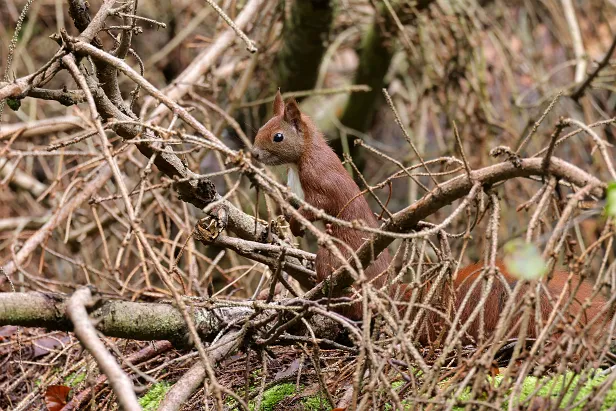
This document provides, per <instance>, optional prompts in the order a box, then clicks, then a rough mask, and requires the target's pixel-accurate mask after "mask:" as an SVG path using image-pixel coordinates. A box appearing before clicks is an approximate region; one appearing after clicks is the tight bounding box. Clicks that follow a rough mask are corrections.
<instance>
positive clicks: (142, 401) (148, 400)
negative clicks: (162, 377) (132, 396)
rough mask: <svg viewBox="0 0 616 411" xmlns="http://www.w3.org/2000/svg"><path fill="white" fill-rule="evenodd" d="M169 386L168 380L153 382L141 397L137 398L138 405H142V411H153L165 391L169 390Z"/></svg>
mask: <svg viewBox="0 0 616 411" xmlns="http://www.w3.org/2000/svg"><path fill="white" fill-rule="evenodd" d="M169 388H171V384H169V383H168V382H160V383H158V384H154V385H153V386H152V388H150V390H149V391H148V392H147V393H146V394H145V395H144V396H143V397H141V398H139V405H141V407H143V410H144V411H154V410H156V409H158V405H159V404H160V402H161V401H162V399H163V397H164V396H165V394H167V391H169Z"/></svg>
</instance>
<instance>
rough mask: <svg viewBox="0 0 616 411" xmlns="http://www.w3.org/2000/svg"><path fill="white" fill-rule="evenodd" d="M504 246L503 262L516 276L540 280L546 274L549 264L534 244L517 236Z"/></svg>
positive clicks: (522, 278) (523, 278)
mask: <svg viewBox="0 0 616 411" xmlns="http://www.w3.org/2000/svg"><path fill="white" fill-rule="evenodd" d="M503 248H504V250H505V257H504V258H503V262H504V263H505V267H506V268H507V271H509V273H510V274H511V275H513V276H514V277H517V278H519V279H521V280H538V279H540V278H542V277H543V276H544V275H545V274H546V272H547V265H546V263H545V260H544V259H543V257H542V256H541V253H540V252H539V249H538V248H537V247H536V246H535V245H534V244H532V243H526V242H525V241H524V240H522V239H520V238H516V239H513V240H511V241H509V242H507V244H505V246H504V247H503Z"/></svg>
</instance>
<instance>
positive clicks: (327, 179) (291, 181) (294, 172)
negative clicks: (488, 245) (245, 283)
mask: <svg viewBox="0 0 616 411" xmlns="http://www.w3.org/2000/svg"><path fill="white" fill-rule="evenodd" d="M251 154H252V157H253V158H254V159H256V160H258V161H260V162H261V163H263V164H266V165H288V166H289V172H288V181H287V183H288V185H289V186H290V187H291V189H292V190H293V192H294V193H295V194H297V195H298V196H300V197H301V198H303V199H304V200H305V201H306V202H307V203H308V204H310V205H312V206H313V207H316V208H318V209H321V210H323V211H324V212H325V213H327V214H329V215H331V216H334V217H338V218H340V219H343V220H347V221H352V220H358V221H362V222H363V224H365V225H367V226H369V227H377V226H378V223H377V219H376V217H375V215H374V213H373V212H372V210H371V209H370V207H369V205H368V203H367V201H366V200H365V198H364V197H363V195H360V189H359V187H358V186H357V184H356V183H355V181H353V179H352V178H351V176H350V175H349V174H348V173H347V171H346V170H345V168H344V166H343V165H342V163H341V162H340V159H339V158H338V156H337V155H336V154H335V153H334V151H333V150H332V149H331V147H330V146H329V145H328V144H327V141H326V140H325V138H324V137H323V134H322V133H321V132H319V130H318V129H317V128H316V126H315V125H314V123H313V122H312V121H311V120H310V118H309V117H308V116H306V115H305V114H302V113H301V111H300V109H299V106H298V104H297V102H296V101H295V100H294V99H289V100H288V101H287V102H286V104H285V102H284V101H283V98H282V95H281V94H280V91H278V93H277V94H276V97H275V100H274V116H273V117H272V118H271V119H270V120H269V121H268V122H267V123H265V124H264V125H263V126H262V127H261V128H260V129H259V131H258V133H257V135H256V137H255V142H254V147H253V149H252V153H251ZM298 212H300V213H301V215H302V216H303V217H305V218H306V219H307V220H309V221H315V220H316V217H315V216H314V215H313V213H311V212H310V211H308V210H306V209H304V208H303V207H300V209H299V210H298ZM288 220H289V225H290V228H291V231H292V233H293V235H296V236H301V235H303V230H302V228H301V225H300V224H299V222H298V221H297V220H296V219H295V218H294V217H291V218H290V219H289V218H288ZM331 234H332V235H333V236H334V237H335V238H337V239H338V240H341V241H343V242H345V243H346V244H347V245H348V246H350V247H351V248H352V249H354V250H357V249H358V248H359V246H361V244H362V243H363V242H364V241H365V239H366V238H367V237H368V234H367V233H366V232H363V231H360V230H355V229H352V228H347V227H341V226H339V225H336V224H332V225H331ZM339 249H340V251H341V253H342V254H343V255H344V256H345V257H347V258H348V257H349V255H350V252H349V251H348V250H347V249H346V248H345V247H339ZM390 262H391V257H390V254H389V252H388V251H387V250H384V251H383V252H382V253H381V254H380V255H379V256H378V257H377V259H376V261H374V262H373V263H372V264H371V265H370V266H369V267H368V268H367V269H366V270H365V275H366V277H367V278H368V280H374V281H373V285H374V286H375V287H381V286H382V285H383V284H384V283H385V280H386V279H387V278H386V275H385V274H384V271H385V270H386V269H387V267H388V265H389V264H390ZM339 266H340V261H339V260H338V259H337V258H336V257H335V256H334V255H332V254H331V253H330V252H329V251H328V250H327V249H326V248H324V247H319V250H318V252H317V256H316V272H317V280H318V281H319V282H321V281H323V280H325V279H326V278H327V277H328V276H329V275H330V274H331V273H332V272H333V271H334V270H335V269H336V268H337V267H339ZM497 266H498V268H499V269H500V271H501V272H502V273H503V274H504V276H505V278H506V279H507V282H508V283H509V284H508V285H509V286H510V287H511V288H512V287H513V286H514V285H515V283H516V281H517V280H516V279H515V278H514V277H512V276H511V275H510V274H509V273H508V272H507V270H506V269H505V266H504V265H503V264H502V262H500V261H499V262H498V263H497ZM481 267H482V265H481V264H474V265H470V266H468V267H465V268H463V269H461V270H460V271H459V273H458V275H457V276H456V279H455V281H454V284H453V289H454V290H455V295H454V296H452V295H451V293H450V292H448V291H446V290H444V291H443V292H442V294H441V295H440V296H437V298H436V299H437V300H440V305H442V307H447V306H448V305H449V304H448V302H449V298H451V297H454V304H453V306H454V308H459V307H460V303H461V302H462V301H463V300H464V296H465V295H466V294H467V292H468V290H469V287H470V285H471V284H472V280H473V279H474V278H475V277H476V276H477V275H479V273H480V272H481ZM566 279H567V275H566V273H561V272H557V273H555V275H554V278H553V279H552V280H551V281H550V283H548V288H549V289H550V292H551V294H552V296H553V298H554V301H556V299H557V297H558V295H559V293H560V291H561V289H562V287H563V285H564V283H565V282H566ZM481 289H482V287H481V285H479V286H477V287H475V289H474V291H473V293H472V295H471V297H470V300H469V302H468V303H467V304H466V306H465V307H464V309H463V313H462V316H461V320H462V322H464V321H465V320H466V318H468V317H469V315H470V313H471V312H472V310H473V309H474V308H475V306H476V304H477V302H478V301H479V300H480V298H481ZM389 291H390V293H391V295H395V294H396V292H399V293H400V294H403V295H402V297H401V298H400V299H401V300H403V301H404V300H405V299H406V300H407V301H408V298H409V297H410V295H411V291H412V290H411V289H410V288H409V287H408V286H407V285H394V286H393V287H392V289H391V290H389ZM400 291H401V292H400ZM591 293H592V285H591V284H590V283H589V282H587V281H585V282H584V283H583V284H582V286H581V287H580V289H579V291H578V293H577V295H576V297H577V300H578V301H583V300H584V299H585V298H586V297H587V296H589V295H590V294H591ZM508 294H509V293H508V292H507V290H506V289H505V288H504V285H503V284H502V283H501V282H500V281H498V280H496V279H495V281H494V284H493V287H492V290H491V291H490V294H489V297H488V299H487V301H486V303H485V307H484V309H485V311H484V331H485V334H486V335H489V334H490V333H492V332H493V331H494V330H495V328H496V324H497V322H498V319H499V315H500V313H501V311H502V310H503V308H504V306H505V303H506V301H507V298H508ZM522 295H523V293H522ZM438 297H440V298H438ZM604 303H605V300H604V299H603V297H597V299H595V300H594V301H593V305H592V306H591V307H590V308H589V309H588V310H587V311H586V313H585V314H586V317H594V315H596V313H597V312H598V311H599V310H600V308H601V306H602V304H604ZM540 306H541V315H542V318H543V320H544V321H545V320H547V319H548V317H549V316H550V313H551V310H552V307H551V305H550V303H549V300H548V297H547V296H546V295H545V294H544V295H542V296H541V303H540ZM579 309H580V304H579V303H577V304H573V305H572V307H571V308H570V310H569V314H571V315H575V314H576V313H577V312H579ZM399 310H401V311H400V313H401V314H402V313H403V310H404V304H400V305H399ZM338 312H340V313H341V314H343V315H345V316H347V317H349V318H351V319H360V318H361V314H362V311H361V304H360V303H358V304H354V305H352V306H350V307H349V308H346V309H342V310H338ZM454 315H455V311H454V313H453V314H452V319H453V316H454ZM518 318H519V316H518ZM516 320H517V318H516ZM534 321H535V319H534V317H533V318H531V322H530V324H529V329H528V334H527V335H528V336H529V337H534V336H536V335H535V326H534ZM585 322H586V321H584V323H585ZM427 323H428V328H430V329H429V330H428V331H427V333H425V334H424V335H423V337H422V338H421V339H422V340H424V341H426V339H428V340H432V339H433V338H434V337H435V335H436V328H437V327H433V325H435V324H438V323H442V321H439V320H438V317H437V316H435V315H434V314H428V321H427ZM479 327H480V320H479V316H477V317H476V319H475V320H474V322H473V324H472V325H471V326H470V327H469V329H468V331H467V335H470V336H472V337H473V338H475V339H476V338H477V336H478V335H479Z"/></svg>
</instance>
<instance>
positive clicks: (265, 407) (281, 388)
mask: <svg viewBox="0 0 616 411" xmlns="http://www.w3.org/2000/svg"><path fill="white" fill-rule="evenodd" d="M293 394H295V384H292V383H286V384H280V385H275V386H273V387H272V388H270V389H269V390H266V391H265V392H264V393H263V401H261V410H259V411H272V410H273V409H274V407H275V406H276V404H278V403H279V402H280V401H282V400H284V399H285V398H286V397H288V396H290V395H293ZM250 408H251V409H254V404H251V407H250Z"/></svg>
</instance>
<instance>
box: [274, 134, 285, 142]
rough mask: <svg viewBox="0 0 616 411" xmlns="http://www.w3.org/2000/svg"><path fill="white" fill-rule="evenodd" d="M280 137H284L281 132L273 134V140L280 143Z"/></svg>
mask: <svg viewBox="0 0 616 411" xmlns="http://www.w3.org/2000/svg"><path fill="white" fill-rule="evenodd" d="M282 139H284V136H283V135H282V133H276V134H274V142H276V143H280V142H281V141H282Z"/></svg>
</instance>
